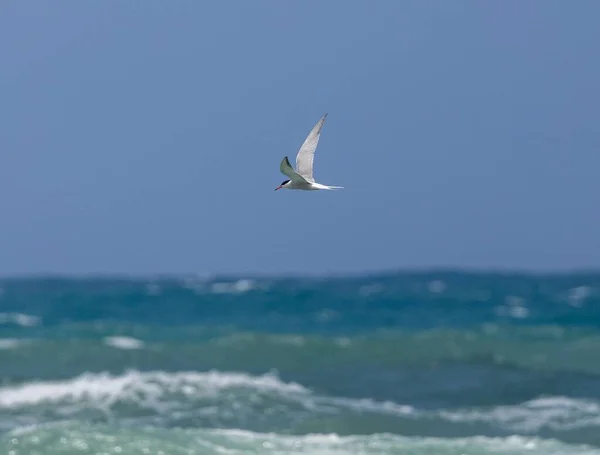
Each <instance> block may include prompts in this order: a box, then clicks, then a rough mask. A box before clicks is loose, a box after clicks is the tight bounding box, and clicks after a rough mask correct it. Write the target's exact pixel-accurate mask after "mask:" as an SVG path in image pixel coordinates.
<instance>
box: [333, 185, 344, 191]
mask: <svg viewBox="0 0 600 455" xmlns="http://www.w3.org/2000/svg"><path fill="white" fill-rule="evenodd" d="M329 189H330V190H342V189H344V187H343V186H330V187H329Z"/></svg>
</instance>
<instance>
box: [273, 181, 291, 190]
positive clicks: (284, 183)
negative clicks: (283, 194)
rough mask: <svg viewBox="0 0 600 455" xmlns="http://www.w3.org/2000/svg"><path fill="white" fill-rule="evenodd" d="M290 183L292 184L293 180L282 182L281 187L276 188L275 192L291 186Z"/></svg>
mask: <svg viewBox="0 0 600 455" xmlns="http://www.w3.org/2000/svg"><path fill="white" fill-rule="evenodd" d="M290 182H291V180H284V181H283V182H281V185H279V186H278V187H277V188H275V191H277V190H280V189H281V188H285V187H286V186H288V185H289V183H290Z"/></svg>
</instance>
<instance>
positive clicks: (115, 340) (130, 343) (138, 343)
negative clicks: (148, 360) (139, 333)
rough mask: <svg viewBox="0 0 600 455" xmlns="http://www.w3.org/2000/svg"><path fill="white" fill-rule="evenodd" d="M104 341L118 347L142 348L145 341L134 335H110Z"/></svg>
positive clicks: (108, 344)
mask: <svg viewBox="0 0 600 455" xmlns="http://www.w3.org/2000/svg"><path fill="white" fill-rule="evenodd" d="M104 343H105V344H106V345H107V346H111V347H113V348H116V349H141V348H143V347H144V342H143V341H142V340H138V339H137V338H133V337H125V336H108V337H105V338H104Z"/></svg>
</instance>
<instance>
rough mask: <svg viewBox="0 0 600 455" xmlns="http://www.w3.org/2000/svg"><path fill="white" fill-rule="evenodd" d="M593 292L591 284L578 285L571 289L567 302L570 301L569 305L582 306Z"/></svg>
mask: <svg viewBox="0 0 600 455" xmlns="http://www.w3.org/2000/svg"><path fill="white" fill-rule="evenodd" d="M592 293H593V289H592V288H591V287H590V286H577V287H576V288H572V289H569V295H568V296H567V302H569V305H571V306H574V307H580V306H582V305H583V304H584V303H585V301H586V300H587V298H588V297H590V296H591V295H592Z"/></svg>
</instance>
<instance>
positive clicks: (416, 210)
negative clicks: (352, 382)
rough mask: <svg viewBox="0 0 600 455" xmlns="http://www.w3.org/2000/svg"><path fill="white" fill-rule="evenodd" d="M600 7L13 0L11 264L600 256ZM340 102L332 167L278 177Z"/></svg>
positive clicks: (8, 69)
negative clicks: (305, 183) (295, 179)
mask: <svg viewBox="0 0 600 455" xmlns="http://www.w3.org/2000/svg"><path fill="white" fill-rule="evenodd" d="M598 17H600V3H599V2H596V1H591V0H590V1H583V0H582V1H578V2H564V1H551V0H548V1H534V2H518V1H507V2H479V1H459V2H441V1H438V2H432V1H423V2H420V1H419V2H417V1H412V2H401V1H397V0H387V1H386V0H378V1H376V2H371V1H365V0H363V1H357V0H345V1H341V0H339V1H326V2H323V1H316V0H311V1H306V2H292V1H280V0H260V1H254V2H248V1H242V0H232V1H227V2H219V1H212V2H195V1H191V0H186V1H177V2H166V1H155V0H149V1H143V2H120V1H116V0H103V1H88V2H81V1H75V0H71V1H59V2H42V1H5V2H2V3H0V61H1V62H2V65H1V67H0V99H1V102H0V125H1V126H0V157H1V158H2V160H1V162H0V213H1V214H2V218H1V222H0V274H21V273H97V272H100V273H121V272H123V273H125V272H126V273H136V274H137V273H142V274H145V273H157V272H165V273H179V272H198V273H203V274H204V273H248V272H264V273H322V272H325V273H329V272H339V273H343V272H356V271H361V270H371V269H386V268H406V267H435V266H460V267H485V268H489V267H494V268H495V267H501V268H519V269H538V270H539V269H564V268H573V267H599V266H600V177H599V176H600V173H599V172H600V171H599V170H600V90H599V89H598V83H599V82H598V81H600V50H599V49H600V48H599V47H598V43H600V27H598ZM325 112H327V113H329V116H328V119H327V123H326V124H325V127H324V129H323V133H322V136H321V141H320V143H319V148H318V149H317V153H316V157H315V177H316V178H317V180H318V181H320V182H322V183H325V184H332V185H340V186H344V187H345V189H344V190H342V191H338V192H294V191H278V192H274V191H273V189H274V188H275V187H276V186H277V185H278V184H279V183H281V181H283V180H284V178H285V177H284V176H283V175H281V174H280V173H279V162H280V161H281V159H282V158H283V156H285V155H288V156H289V157H290V158H291V160H292V162H295V155H296V152H297V150H298V148H299V146H300V145H301V143H302V141H303V140H304V138H305V136H306V135H307V134H308V132H309V131H310V129H311V128H312V126H313V125H314V124H315V122H316V121H317V120H318V119H319V117H320V116H321V115H322V114H323V113H325Z"/></svg>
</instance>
